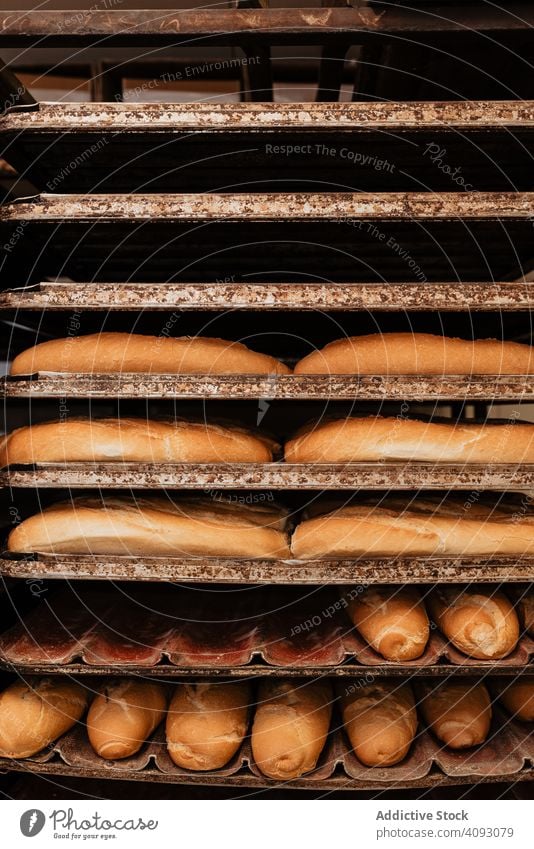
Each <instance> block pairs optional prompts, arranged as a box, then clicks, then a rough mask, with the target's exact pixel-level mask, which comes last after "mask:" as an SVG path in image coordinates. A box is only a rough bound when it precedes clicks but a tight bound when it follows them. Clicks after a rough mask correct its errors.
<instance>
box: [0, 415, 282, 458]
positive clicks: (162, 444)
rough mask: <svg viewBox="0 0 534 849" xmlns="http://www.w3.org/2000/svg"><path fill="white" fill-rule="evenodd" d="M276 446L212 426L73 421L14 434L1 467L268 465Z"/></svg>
mask: <svg viewBox="0 0 534 849" xmlns="http://www.w3.org/2000/svg"><path fill="white" fill-rule="evenodd" d="M277 447H278V446H277V445H276V443H275V442H274V440H270V439H269V438H268V437H263V436H260V435H256V434H253V433H250V432H249V431H247V430H245V429H243V428H237V427H222V426H220V425H216V424H208V423H207V422H188V421H185V420H180V419H178V420H176V421H149V420H148V419H67V420H65V421H61V422H42V423H41V424H34V425H32V426H31V427H21V428H18V430H14V431H13V432H12V433H10V434H9V435H8V436H6V437H5V439H4V440H3V441H2V442H1V443H0V466H8V465H14V464H16V463H21V464H23V463H54V462H55V463H66V462H69V461H72V462H84V461H89V462H96V461H105V460H122V461H125V462H126V461H129V462H132V463H268V462H270V461H271V460H272V459H273V451H275V450H276V448H277Z"/></svg>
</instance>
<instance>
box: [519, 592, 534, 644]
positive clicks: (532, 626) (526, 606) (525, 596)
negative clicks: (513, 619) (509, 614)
mask: <svg viewBox="0 0 534 849" xmlns="http://www.w3.org/2000/svg"><path fill="white" fill-rule="evenodd" d="M517 609H518V611H519V616H520V619H521V624H522V626H523V630H524V631H526V632H527V633H528V634H530V636H531V637H534V589H533V588H532V587H530V588H529V589H528V590H526V591H521V593H520V594H519V598H518V601H517Z"/></svg>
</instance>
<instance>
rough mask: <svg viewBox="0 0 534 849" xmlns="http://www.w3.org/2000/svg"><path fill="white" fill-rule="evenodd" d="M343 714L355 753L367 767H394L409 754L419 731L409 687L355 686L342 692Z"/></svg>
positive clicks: (387, 684) (385, 684)
mask: <svg viewBox="0 0 534 849" xmlns="http://www.w3.org/2000/svg"><path fill="white" fill-rule="evenodd" d="M341 714H342V717H343V724H344V726H345V731H346V732H347V736H348V738H349V740H350V744H351V746H352V748H353V750H354V753H355V754H356V757H357V758H358V759H359V760H360V761H361V762H362V763H363V764H365V766H380V767H384V766H393V765H394V764H396V763H399V762H400V761H402V760H404V758H405V757H406V755H407V754H408V751H409V749H410V746H411V745H412V743H413V740H414V737H415V734H416V731H417V712H416V710H415V703H414V698H413V693H412V689H411V687H410V685H409V684H399V683H397V682H390V681H381V682H380V683H374V684H361V683H360V682H358V683H356V684H353V685H352V687H350V686H349V687H348V688H345V689H344V691H342V693H341Z"/></svg>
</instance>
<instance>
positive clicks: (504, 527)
mask: <svg viewBox="0 0 534 849" xmlns="http://www.w3.org/2000/svg"><path fill="white" fill-rule="evenodd" d="M467 503H469V502H467ZM469 506H470V507H471V509H469V510H468V509H467V508H465V507H464V506H462V505H461V504H459V503H456V502H453V501H450V502H447V501H444V502H442V503H441V504H434V503H432V502H431V501H427V500H425V499H423V498H417V499H412V500H410V501H407V500H405V499H397V498H383V499H382V500H381V502H380V504H379V505H377V504H373V503H367V502H366V503H363V502H362V503H360V504H356V505H352V504H351V505H349V506H347V507H342V508H341V509H337V510H334V511H332V512H330V513H326V514H323V515H319V516H314V517H313V518H310V519H305V520H304V521H302V522H301V523H300V524H299V525H298V526H297V528H296V529H295V532H294V534H293V537H292V541H291V549H292V553H293V556H294V557H295V558H296V559H300V560H307V559H313V558H320V557H338V558H343V557H359V556H362V555H368V556H384V557H395V556H403V555H404V556H411V557H413V556H425V555H427V556H431V555H450V556H458V555H461V556H465V555H471V556H473V555H474V556H493V555H505V556H506V555H510V556H521V555H526V554H531V553H532V552H533V551H534V517H533V516H532V514H529V513H526V514H525V515H521V516H519V514H509V513H508V512H506V511H505V510H504V509H494V510H489V509H486V508H484V507H483V506H482V505H480V504H473V505H471V504H469Z"/></svg>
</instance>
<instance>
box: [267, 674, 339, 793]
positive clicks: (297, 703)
mask: <svg viewBox="0 0 534 849" xmlns="http://www.w3.org/2000/svg"><path fill="white" fill-rule="evenodd" d="M332 699H333V695H332V689H331V686H330V683H329V682H328V681H312V682H311V683H305V684H304V683H301V682H300V683H299V682H295V681H289V680H284V679H274V678H271V679H267V680H263V681H261V683H260V686H259V690H258V705H257V707H256V713H255V715H254V722H253V725H252V735H251V743H252V754H253V756H254V761H255V763H256V766H257V767H258V769H259V770H260V771H261V772H262V773H263V775H266V776H267V777H268V778H277V779H281V780H286V781H287V780H289V779H291V778H298V777H299V776H300V775H304V773H306V772H310V771H311V770H312V769H315V767H316V765H317V761H318V760H319V756H320V754H321V752H322V750H323V749H324V745H325V743H326V739H327V737H328V730H329V728H330V718H331V716H332Z"/></svg>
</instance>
